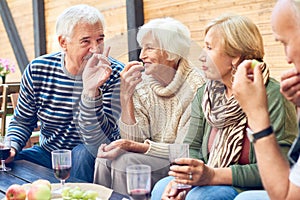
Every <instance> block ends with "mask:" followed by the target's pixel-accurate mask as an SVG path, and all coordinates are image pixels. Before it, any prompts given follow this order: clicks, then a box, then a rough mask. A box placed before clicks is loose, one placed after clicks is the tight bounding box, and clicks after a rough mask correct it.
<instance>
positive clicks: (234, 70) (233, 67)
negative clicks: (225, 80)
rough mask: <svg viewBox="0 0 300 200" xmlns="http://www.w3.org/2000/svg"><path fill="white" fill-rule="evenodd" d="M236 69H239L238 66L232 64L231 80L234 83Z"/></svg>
mask: <svg viewBox="0 0 300 200" xmlns="http://www.w3.org/2000/svg"><path fill="white" fill-rule="evenodd" d="M236 70H237V68H236V67H235V66H233V65H232V67H231V80H230V81H231V83H233V80H234V75H235V72H236Z"/></svg>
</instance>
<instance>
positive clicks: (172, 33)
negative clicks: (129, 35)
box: [137, 17, 191, 61]
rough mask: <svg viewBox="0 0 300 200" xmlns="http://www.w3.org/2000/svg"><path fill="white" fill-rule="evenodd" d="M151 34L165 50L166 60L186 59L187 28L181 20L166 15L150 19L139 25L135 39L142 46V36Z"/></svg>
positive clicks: (188, 45) (187, 51) (187, 49)
mask: <svg viewBox="0 0 300 200" xmlns="http://www.w3.org/2000/svg"><path fill="white" fill-rule="evenodd" d="M148 34H151V35H152V37H153V39H154V40H157V42H158V44H159V48H160V49H161V50H163V51H166V53H167V55H168V60H175V61H178V60H180V59H181V58H184V59H187V56H188V54H189V51H190V46H191V39H190V37H191V34H190V31H189V29H188V28H187V27H186V26H185V25H183V24H182V23H181V22H179V21H177V20H175V19H173V18H170V17H167V18H158V19H153V20H150V21H149V22H148V23H146V24H144V25H143V26H141V27H140V29H139V31H138V34H137V41H138V43H139V45H140V46H142V42H143V38H144V37H145V36H146V35H148Z"/></svg>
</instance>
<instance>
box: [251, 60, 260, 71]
mask: <svg viewBox="0 0 300 200" xmlns="http://www.w3.org/2000/svg"><path fill="white" fill-rule="evenodd" d="M257 64H260V62H259V61H257V60H255V59H253V60H252V62H251V68H252V69H254V67H255V66H256V65H257Z"/></svg>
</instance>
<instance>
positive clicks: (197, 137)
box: [183, 85, 205, 160]
mask: <svg viewBox="0 0 300 200" xmlns="http://www.w3.org/2000/svg"><path fill="white" fill-rule="evenodd" d="M204 87H205V85H204V86H202V87H201V88H199V89H198V91H197V93H196V95H195V97H194V100H193V102H192V111H191V121H190V126H189V130H188V133H187V135H186V137H185V138H184V141H183V143H188V144H189V145H190V148H189V150H190V152H189V153H190V157H191V158H197V159H201V160H203V152H202V151H201V147H202V142H203V135H204V121H203V117H204V115H203V111H202V107H201V102H202V96H203V89H204Z"/></svg>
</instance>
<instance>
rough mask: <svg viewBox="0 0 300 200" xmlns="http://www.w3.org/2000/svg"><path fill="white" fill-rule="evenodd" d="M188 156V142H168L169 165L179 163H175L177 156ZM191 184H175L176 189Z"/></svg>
mask: <svg viewBox="0 0 300 200" xmlns="http://www.w3.org/2000/svg"><path fill="white" fill-rule="evenodd" d="M188 157H189V144H169V160H170V166H172V165H179V164H177V163H175V159H177V158H188ZM191 187H192V186H191V185H187V184H179V183H178V184H177V189H179V190H181V189H186V188H191Z"/></svg>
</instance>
